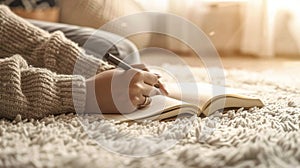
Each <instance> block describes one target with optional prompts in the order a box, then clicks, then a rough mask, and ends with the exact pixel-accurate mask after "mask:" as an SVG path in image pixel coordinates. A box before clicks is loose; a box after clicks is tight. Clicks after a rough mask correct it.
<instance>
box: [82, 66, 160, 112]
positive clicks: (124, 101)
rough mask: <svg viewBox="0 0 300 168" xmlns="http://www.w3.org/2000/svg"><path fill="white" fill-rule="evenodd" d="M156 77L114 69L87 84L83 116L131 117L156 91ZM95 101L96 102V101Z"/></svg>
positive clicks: (87, 81) (134, 70)
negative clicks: (100, 114)
mask: <svg viewBox="0 0 300 168" xmlns="http://www.w3.org/2000/svg"><path fill="white" fill-rule="evenodd" d="M157 83H158V77H157V76H156V75H155V74H152V73H150V72H147V71H141V70H138V69H130V70H128V71H124V70H119V69H113V70H108V71H104V72H102V73H99V74H97V75H96V76H94V77H92V78H90V79H87V80H86V89H87V96H86V110H85V111H86V112H99V109H100V110H101V113H130V112H133V111H134V110H135V109H136V108H137V107H138V106H139V105H141V104H143V103H144V102H145V96H150V95H151V94H153V92H157V89H156V88H155V87H153V86H154V85H155V84H157ZM95 98H96V99H95Z"/></svg>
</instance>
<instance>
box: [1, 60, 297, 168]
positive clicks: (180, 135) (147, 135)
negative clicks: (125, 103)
mask: <svg viewBox="0 0 300 168" xmlns="http://www.w3.org/2000/svg"><path fill="white" fill-rule="evenodd" d="M165 68H166V69H168V70H169V71H173V72H175V73H174V74H176V75H178V77H179V78H184V79H187V80H188V79H190V77H189V76H185V75H184V74H180V71H179V72H176V71H178V69H179V67H178V66H165ZM193 71H194V72H195V74H196V78H197V80H199V81H208V78H207V75H206V71H205V70H204V69H196V68H195V69H193ZM270 74H272V72H265V73H254V72H252V73H250V72H247V71H242V70H227V71H225V76H226V86H231V87H235V88H241V89H246V90H253V91H257V93H256V95H258V96H259V97H260V98H261V99H262V100H263V101H264V103H265V105H266V106H265V107H263V108H261V109H258V108H252V109H249V110H244V109H242V108H241V109H239V110H230V111H227V112H226V113H216V114H214V115H212V116H210V117H206V118H199V117H192V118H189V119H187V118H185V119H178V120H176V121H169V122H149V121H145V122H143V123H140V124H128V123H117V122H114V121H106V120H97V117H93V120H92V121H91V120H87V119H83V120H80V119H79V118H78V116H76V115H74V114H69V115H60V116H49V117H47V118H44V119H42V120H26V119H22V118H21V117H20V116H17V117H16V119H15V120H14V121H7V120H4V119H2V120H0V151H1V152H0V167H299V165H300V149H299V146H300V132H299V127H300V103H299V92H300V91H299V90H297V85H295V80H294V79H288V78H285V79H280V80H277V78H270V76H271V75H270ZM82 124H83V125H82Z"/></svg>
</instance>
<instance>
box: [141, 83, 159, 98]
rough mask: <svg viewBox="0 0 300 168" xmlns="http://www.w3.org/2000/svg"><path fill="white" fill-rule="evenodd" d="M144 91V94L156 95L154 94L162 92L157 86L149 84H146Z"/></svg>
mask: <svg viewBox="0 0 300 168" xmlns="http://www.w3.org/2000/svg"><path fill="white" fill-rule="evenodd" d="M142 93H143V95H144V96H154V95H159V94H161V93H160V91H159V90H158V89H157V88H155V87H153V86H150V85H148V84H144V86H143V90H142Z"/></svg>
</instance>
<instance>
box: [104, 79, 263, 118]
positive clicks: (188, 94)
mask: <svg viewBox="0 0 300 168" xmlns="http://www.w3.org/2000/svg"><path fill="white" fill-rule="evenodd" d="M167 89H168V91H170V95H169V96H170V97H166V96H162V95H156V96H153V97H152V102H151V104H150V105H149V106H147V107H146V108H143V109H139V110H136V111H134V112H133V113H130V114H124V115H120V114H105V115H103V117H104V118H105V119H114V120H118V121H132V120H135V121H142V120H169V119H173V118H174V119H175V118H176V117H178V116H179V117H181V116H191V115H195V114H196V115H197V116H200V115H201V114H204V115H205V116H209V115H210V114H212V113H213V112H215V111H217V110H223V109H228V108H240V107H244V108H250V107H254V106H256V107H262V106H263V105H264V104H263V103H262V101H261V100H260V99H259V98H255V97H250V96H245V95H243V94H251V93H253V92H249V91H244V90H239V89H233V88H226V87H222V86H212V85H210V84H205V83H196V84H193V83H183V84H180V85H177V84H175V83H168V84H167Z"/></svg>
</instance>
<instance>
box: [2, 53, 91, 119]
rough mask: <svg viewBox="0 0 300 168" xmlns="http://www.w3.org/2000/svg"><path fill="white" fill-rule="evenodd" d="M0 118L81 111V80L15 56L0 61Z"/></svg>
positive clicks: (82, 81) (37, 116) (31, 116)
mask: <svg viewBox="0 0 300 168" xmlns="http://www.w3.org/2000/svg"><path fill="white" fill-rule="evenodd" d="M0 75H1V78H0V85H1V87H0V98H1V99H0V118H8V119H14V118H15V116H16V115H17V114H20V115H21V116H22V117H24V118H43V117H45V116H48V115H50V114H53V115H57V114H62V113H67V112H75V111H76V112H83V111H84V107H85V98H86V89H85V79H84V78H83V77H82V76H79V75H57V74H55V73H53V72H51V71H49V70H47V69H41V68H31V67H28V65H27V63H26V61H25V60H24V59H23V58H22V57H21V56H18V55H15V56H13V57H10V58H6V59H4V60H0Z"/></svg>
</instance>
